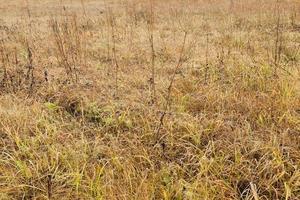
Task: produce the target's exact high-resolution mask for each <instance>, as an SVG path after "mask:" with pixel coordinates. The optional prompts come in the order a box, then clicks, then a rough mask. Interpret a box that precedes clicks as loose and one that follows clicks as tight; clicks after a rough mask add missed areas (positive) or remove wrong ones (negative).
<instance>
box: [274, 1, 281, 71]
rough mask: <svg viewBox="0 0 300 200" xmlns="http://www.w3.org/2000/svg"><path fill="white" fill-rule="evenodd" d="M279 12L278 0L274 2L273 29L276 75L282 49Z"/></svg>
mask: <svg viewBox="0 0 300 200" xmlns="http://www.w3.org/2000/svg"><path fill="white" fill-rule="evenodd" d="M280 23H281V14H280V2H279V0H277V2H276V29H275V47H274V65H275V68H274V75H277V73H278V72H277V71H278V67H279V62H280V57H281V51H282V33H281V28H280Z"/></svg>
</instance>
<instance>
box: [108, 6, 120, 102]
mask: <svg viewBox="0 0 300 200" xmlns="http://www.w3.org/2000/svg"><path fill="white" fill-rule="evenodd" d="M108 20H109V21H108V22H109V29H110V35H111V39H112V54H113V62H114V66H115V96H117V95H118V90H119V80H118V79H119V68H120V67H119V62H118V58H117V49H116V42H117V41H116V40H117V39H116V19H115V16H114V14H113V12H112V10H111V8H108Z"/></svg>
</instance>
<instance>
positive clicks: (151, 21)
mask: <svg viewBox="0 0 300 200" xmlns="http://www.w3.org/2000/svg"><path fill="white" fill-rule="evenodd" d="M153 6H154V4H153V0H150V14H149V20H148V33H149V43H150V48H151V78H150V85H151V103H152V104H153V103H154V102H155V99H156V88H155V49H154V7H153Z"/></svg>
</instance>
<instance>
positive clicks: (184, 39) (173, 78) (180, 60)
mask: <svg viewBox="0 0 300 200" xmlns="http://www.w3.org/2000/svg"><path fill="white" fill-rule="evenodd" d="M186 38H187V32H185V33H184V38H183V42H182V46H181V50H180V55H179V59H178V62H177V65H176V67H175V69H174V72H173V74H172V76H171V80H170V83H169V86H168V90H167V97H166V103H165V105H164V107H163V111H162V114H161V116H160V119H159V125H158V128H157V131H156V136H157V137H159V135H160V131H161V129H162V127H163V125H164V119H165V116H166V114H167V112H168V109H169V107H170V106H171V95H172V89H173V85H174V82H175V78H176V74H178V71H179V69H180V68H181V66H182V64H183V56H184V49H185V44H186ZM159 141H160V139H158V141H157V143H159Z"/></svg>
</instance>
